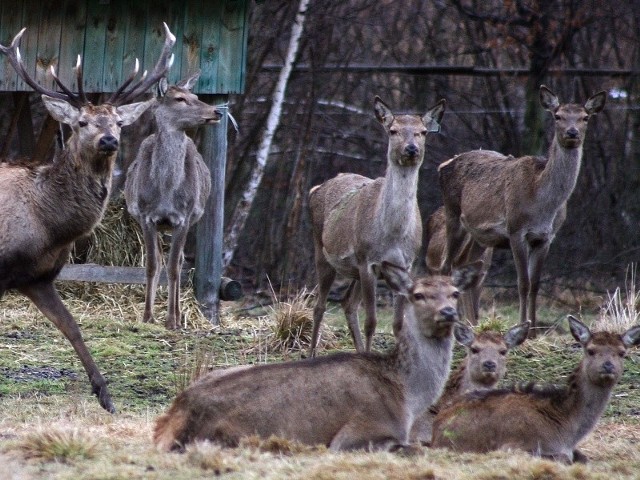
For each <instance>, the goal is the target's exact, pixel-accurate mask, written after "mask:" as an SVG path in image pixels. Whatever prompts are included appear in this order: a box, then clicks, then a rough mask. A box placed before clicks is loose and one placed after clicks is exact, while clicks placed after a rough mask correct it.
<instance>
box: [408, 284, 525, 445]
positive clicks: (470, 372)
mask: <svg viewBox="0 0 640 480" xmlns="http://www.w3.org/2000/svg"><path fill="white" fill-rule="evenodd" d="M464 293H465V292H463V294H464ZM461 298H462V295H461ZM528 332H529V322H526V323H520V324H518V325H516V326H515V327H511V328H510V329H509V330H508V331H507V333H505V334H504V335H501V334H500V333H498V332H496V331H489V330H485V331H482V332H480V333H478V334H474V333H473V330H470V329H468V328H461V327H460V324H457V325H456V326H455V328H454V336H455V338H456V340H457V341H458V342H459V343H461V344H462V345H464V346H465V347H466V350H467V355H466V356H465V358H464V359H463V360H462V362H460V365H458V368H456V369H455V370H454V371H452V372H451V374H450V375H449V379H448V380H447V383H446V385H445V386H444V390H443V392H442V395H440V398H439V399H438V401H437V403H436V404H435V405H433V406H432V407H431V408H429V409H428V410H427V411H426V412H425V413H424V414H423V415H422V416H421V417H420V418H418V419H417V420H416V422H415V423H414V424H413V427H412V429H411V442H412V443H414V442H420V443H423V444H428V443H429V442H430V441H431V425H432V423H433V418H434V417H435V414H436V413H437V412H438V411H440V410H442V409H443V408H444V407H446V406H447V405H450V404H451V403H453V402H455V401H456V400H458V399H460V397H462V396H463V395H464V394H465V393H467V392H470V391H473V390H486V389H489V388H493V387H495V386H496V385H497V383H498V382H499V381H500V380H502V379H503V378H504V375H505V373H506V371H507V352H508V351H509V350H511V349H512V348H514V347H517V346H518V345H520V344H521V343H522V342H524V341H525V340H526V338H527V333H528Z"/></svg>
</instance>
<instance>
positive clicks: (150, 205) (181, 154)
mask: <svg viewBox="0 0 640 480" xmlns="http://www.w3.org/2000/svg"><path fill="white" fill-rule="evenodd" d="M199 76H200V72H197V73H195V74H194V75H192V76H190V77H189V78H186V79H184V80H181V81H180V82H178V84H177V85H172V86H170V87H168V88H167V86H166V81H164V82H161V84H160V93H161V96H160V98H159V99H158V105H157V107H156V110H155V119H156V126H157V132H156V133H155V134H153V135H150V136H149V137H147V138H146V139H145V140H144V141H143V142H142V145H140V150H139V151H138V155H137V156H136V159H135V161H134V162H133V163H132V164H131V165H130V166H129V169H128V171H127V179H126V181H125V186H124V195H125V199H126V202H127V208H128V210H129V213H130V214H131V215H132V216H133V217H134V218H135V219H136V220H137V222H138V223H139V224H140V226H141V227H142V233H143V237H144V245H145V250H146V267H147V268H146V269H147V286H146V297H145V305H144V316H143V321H144V322H153V320H154V319H153V304H154V302H155V296H156V290H157V288H158V280H159V279H160V266H161V264H162V250H161V249H160V248H159V245H158V239H157V233H158V231H159V230H170V231H171V248H170V251H169V258H168V261H167V278H168V280H169V282H168V283H169V308H168V313H167V317H166V319H165V326H166V327H167V328H169V329H175V328H178V327H179V326H180V271H181V269H182V261H183V258H184V257H183V250H184V245H185V242H186V240H187V233H188V231H189V228H190V227H191V226H192V225H193V224H194V223H196V222H197V221H198V220H199V219H200V217H201V216H202V213H203V212H204V205H205V202H206V201H207V198H208V197H209V193H210V191H211V174H210V172H209V169H208V168H207V166H206V164H205V163H204V161H203V160H202V156H201V155H200V153H198V150H197V149H196V146H195V144H194V143H193V140H191V139H190V138H189V137H188V136H187V134H186V132H185V131H186V130H187V129H189V128H194V127H197V126H199V125H212V124H215V123H218V122H219V121H220V119H221V118H222V114H221V113H220V111H219V110H217V109H216V108H215V107H214V106H212V105H207V104H206V103H204V102H202V101H200V100H199V99H198V97H197V96H196V95H195V94H193V93H191V91H190V90H191V89H192V88H193V87H194V86H195V85H196V83H197V81H198V78H199Z"/></svg>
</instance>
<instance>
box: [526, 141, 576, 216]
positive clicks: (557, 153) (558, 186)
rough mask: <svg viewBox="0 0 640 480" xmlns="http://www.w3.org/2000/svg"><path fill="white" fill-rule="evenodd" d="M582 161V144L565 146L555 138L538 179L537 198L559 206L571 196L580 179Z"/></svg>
mask: <svg viewBox="0 0 640 480" xmlns="http://www.w3.org/2000/svg"><path fill="white" fill-rule="evenodd" d="M581 163H582V145H580V146H579V147H577V148H564V147H562V146H561V145H560V144H559V143H558V141H557V139H554V141H553V143H552V144H551V147H550V150H549V160H548V162H547V165H546V166H545V169H544V170H543V171H542V173H541V174H540V176H539V177H538V179H537V198H538V200H540V201H543V202H544V201H546V202H550V203H553V205H552V206H557V207H559V206H560V205H563V204H564V203H566V201H567V200H568V199H569V197H570V196H571V193H572V192H573V189H574V188H575V186H576V182H577V180H578V174H579V173H580V166H581Z"/></svg>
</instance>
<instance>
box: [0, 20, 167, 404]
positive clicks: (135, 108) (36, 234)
mask: <svg viewBox="0 0 640 480" xmlns="http://www.w3.org/2000/svg"><path fill="white" fill-rule="evenodd" d="M25 30H26V29H25V28H23V29H22V30H21V31H20V32H19V33H18V34H17V35H16V36H15V37H14V39H13V41H12V42H11V44H10V46H8V47H5V46H2V45H0V51H1V52H2V53H3V54H4V55H6V56H7V58H8V60H9V62H10V63H11V65H12V66H13V68H14V69H15V70H16V72H17V73H18V75H20V77H21V78H22V79H23V80H24V81H25V82H26V83H27V84H28V85H29V86H31V88H33V89H34V90H35V91H36V92H38V93H40V94H41V95H42V101H43V103H44V105H45V107H46V108H47V110H48V112H49V114H50V115H51V116H52V117H53V118H54V119H55V120H57V121H58V122H61V123H65V124H67V125H69V126H70V127H71V135H70V137H69V138H68V140H67V142H66V144H65V146H64V148H58V149H56V152H55V154H54V155H55V156H54V159H53V162H51V163H46V164H43V165H38V166H32V167H28V166H24V165H13V166H12V165H8V164H5V163H2V164H0V204H1V205H2V209H0V297H2V295H3V293H4V292H5V291H7V290H17V291H18V292H20V293H21V294H23V295H25V296H26V297H27V298H29V299H30V300H31V301H32V302H33V303H34V304H35V305H36V307H38V309H39V310H40V311H41V312H42V313H43V314H44V315H45V316H46V317H47V318H48V319H49V320H50V321H51V322H53V323H54V324H55V325H56V327H57V328H58V329H59V330H60V331H61V332H62V334H63V335H64V336H65V337H66V338H67V339H68V340H69V342H70V343H71V345H72V346H73V348H74V350H75V351H76V354H77V355H78V357H79V358H80V361H81V362H82V366H83V367H84V369H85V371H86V373H87V375H88V377H89V381H90V383H91V386H92V392H93V393H94V394H95V395H96V396H97V397H98V401H99V403H100V405H101V406H102V407H103V408H104V409H105V410H107V411H109V412H111V413H114V412H115V406H114V405H113V402H112V399H111V395H110V393H109V390H108V388H107V382H106V380H105V379H104V377H103V376H102V374H101V373H100V370H99V369H98V367H97V365H96V363H95V361H94V360H93V358H92V356H91V353H90V352H89V350H88V349H87V346H86V344H85V342H84V340H83V338H82V333H81V332H80V328H79V327H78V324H77V323H76V321H75V320H74V318H73V316H72V315H71V313H70V312H69V310H68V309H67V308H66V307H65V305H64V304H63V302H62V300H61V298H60V295H59V294H58V291H57V290H56V287H55V286H54V283H53V282H54V280H55V278H56V277H57V275H58V274H59V272H60V270H61V269H62V267H63V266H64V264H65V263H66V262H67V260H68V258H69V253H70V251H71V248H72V245H73V242H74V241H75V240H76V239H78V238H81V237H83V236H85V235H87V234H89V233H90V232H91V231H92V230H93V228H94V227H95V226H96V225H97V224H98V223H99V222H100V220H101V219H102V216H103V213H104V210H105V208H106V205H107V202H108V199H109V195H110V190H111V177H112V173H113V169H114V163H115V160H116V154H117V151H118V147H119V139H120V131H121V128H122V127H124V126H125V125H130V124H132V123H133V122H134V121H135V120H136V119H137V118H138V117H139V116H140V115H141V114H142V113H143V112H144V111H145V110H146V109H147V108H149V107H150V106H151V102H150V101H148V100H147V101H141V102H136V103H129V102H131V101H133V100H135V99H137V98H139V97H141V96H142V95H144V94H145V93H146V91H147V90H148V89H149V88H150V87H151V86H152V85H153V84H154V83H156V82H157V81H158V79H159V78H161V77H162V76H163V75H164V74H165V73H166V71H167V70H168V69H169V68H170V67H171V64H172V62H173V54H171V50H172V48H173V45H174V43H175V36H174V35H173V34H172V33H171V31H170V30H169V27H167V25H166V24H165V25H164V33H165V41H164V46H163V48H162V52H161V53H160V56H159V58H158V61H157V63H156V65H155V67H154V69H153V70H152V72H151V73H150V74H148V75H147V74H146V72H145V73H144V74H143V75H142V77H140V78H138V79H136V77H137V76H138V70H139V63H138V61H137V60H136V62H135V67H134V69H133V72H132V73H131V75H130V76H129V77H128V78H127V79H126V80H125V81H124V82H123V83H122V85H121V86H120V87H119V88H118V90H117V91H116V92H114V93H113V94H112V95H111V96H110V97H109V98H108V99H107V101H106V102H104V103H102V104H99V105H94V104H92V103H91V102H89V101H88V100H87V98H86V95H85V93H84V91H83V88H82V63H81V58H80V56H78V62H77V64H76V67H75V73H76V77H77V85H78V92H77V93H74V92H72V91H71V90H70V89H69V88H67V87H66V86H65V85H64V84H63V83H62V82H61V81H60V80H59V79H58V77H57V76H56V73H55V70H54V69H53V68H51V70H50V73H51V75H52V76H53V79H54V80H55V82H56V84H57V85H58V86H59V87H60V89H61V90H62V91H61V92H58V91H55V90H49V89H46V88H44V87H42V86H41V85H39V84H38V83H37V82H36V81H35V80H33V79H32V78H31V77H30V76H29V74H28V73H27V71H26V68H25V67H24V64H23V62H22V58H21V56H20V51H19V45H20V40H21V38H22V36H23V34H24V32H25Z"/></svg>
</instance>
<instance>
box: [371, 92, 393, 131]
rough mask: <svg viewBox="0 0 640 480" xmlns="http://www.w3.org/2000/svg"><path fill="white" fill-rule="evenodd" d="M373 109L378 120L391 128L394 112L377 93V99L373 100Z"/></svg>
mask: <svg viewBox="0 0 640 480" xmlns="http://www.w3.org/2000/svg"><path fill="white" fill-rule="evenodd" d="M373 109H374V111H375V113H376V118H377V119H378V121H379V122H380V123H381V124H382V125H384V126H385V127H387V128H389V126H390V125H391V122H393V113H391V110H390V109H389V107H387V105H386V104H385V103H384V102H383V101H382V99H381V98H380V97H378V96H377V95H376V98H375V100H374V101H373Z"/></svg>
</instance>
